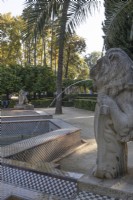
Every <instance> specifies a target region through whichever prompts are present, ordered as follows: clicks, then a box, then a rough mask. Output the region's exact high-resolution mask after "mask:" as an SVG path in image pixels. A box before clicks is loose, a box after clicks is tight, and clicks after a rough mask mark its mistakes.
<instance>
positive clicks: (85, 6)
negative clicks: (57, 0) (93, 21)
mask: <svg viewBox="0 0 133 200" xmlns="http://www.w3.org/2000/svg"><path fill="white" fill-rule="evenodd" d="M99 4H100V2H99V1H86V0H81V1H70V5H69V9H68V17H67V24H66V29H67V30H68V31H69V32H73V31H74V30H75V29H76V28H77V26H79V25H80V24H81V23H82V22H83V21H85V20H86V19H87V18H88V15H89V14H90V15H92V13H94V11H95V9H98V8H99V6H100V5H99Z"/></svg>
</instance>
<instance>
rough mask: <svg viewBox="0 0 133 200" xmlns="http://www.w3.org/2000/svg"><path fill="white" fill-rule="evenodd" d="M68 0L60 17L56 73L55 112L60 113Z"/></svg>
mask: <svg viewBox="0 0 133 200" xmlns="http://www.w3.org/2000/svg"><path fill="white" fill-rule="evenodd" d="M69 3H70V0H67V1H64V3H63V10H62V17H61V22H60V35H59V59H58V73H57V97H58V98H57V99H56V109H55V114H62V96H61V93H62V71H63V51H64V40H65V29H66V22H67V10H68V6H69Z"/></svg>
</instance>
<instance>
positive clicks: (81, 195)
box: [75, 191, 120, 200]
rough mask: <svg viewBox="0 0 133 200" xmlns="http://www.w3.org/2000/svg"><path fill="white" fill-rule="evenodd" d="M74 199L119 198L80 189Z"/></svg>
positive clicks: (111, 199)
mask: <svg viewBox="0 0 133 200" xmlns="http://www.w3.org/2000/svg"><path fill="white" fill-rule="evenodd" d="M75 200H120V199H117V198H113V197H109V196H103V195H99V194H94V193H92V192H85V191H81V192H79V194H78V195H77V197H76V198H75Z"/></svg>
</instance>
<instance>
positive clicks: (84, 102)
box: [74, 99, 97, 111]
mask: <svg viewBox="0 0 133 200" xmlns="http://www.w3.org/2000/svg"><path fill="white" fill-rule="evenodd" d="M96 102H97V101H96V100H90V99H75V100H74V107H75V108H81V109H85V110H90V111H95V106H96Z"/></svg>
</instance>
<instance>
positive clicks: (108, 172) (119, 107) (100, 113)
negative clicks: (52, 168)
mask: <svg viewBox="0 0 133 200" xmlns="http://www.w3.org/2000/svg"><path fill="white" fill-rule="evenodd" d="M90 76H91V78H92V79H93V81H94V85H95V86H96V88H97V91H98V98H97V105H96V110H95V122H94V129H95V137H96V142H97V162H96V168H95V170H94V172H93V173H94V176H96V177H98V178H116V177H119V176H122V175H124V174H126V173H127V142H128V141H133V61H132V60H131V59H130V58H129V57H128V55H127V54H126V53H125V52H124V51H123V50H121V49H119V48H112V49H109V50H108V51H107V53H106V54H105V56H104V57H102V58H100V59H99V60H98V61H97V64H96V65H95V66H94V67H93V68H92V70H91V72H90Z"/></svg>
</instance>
